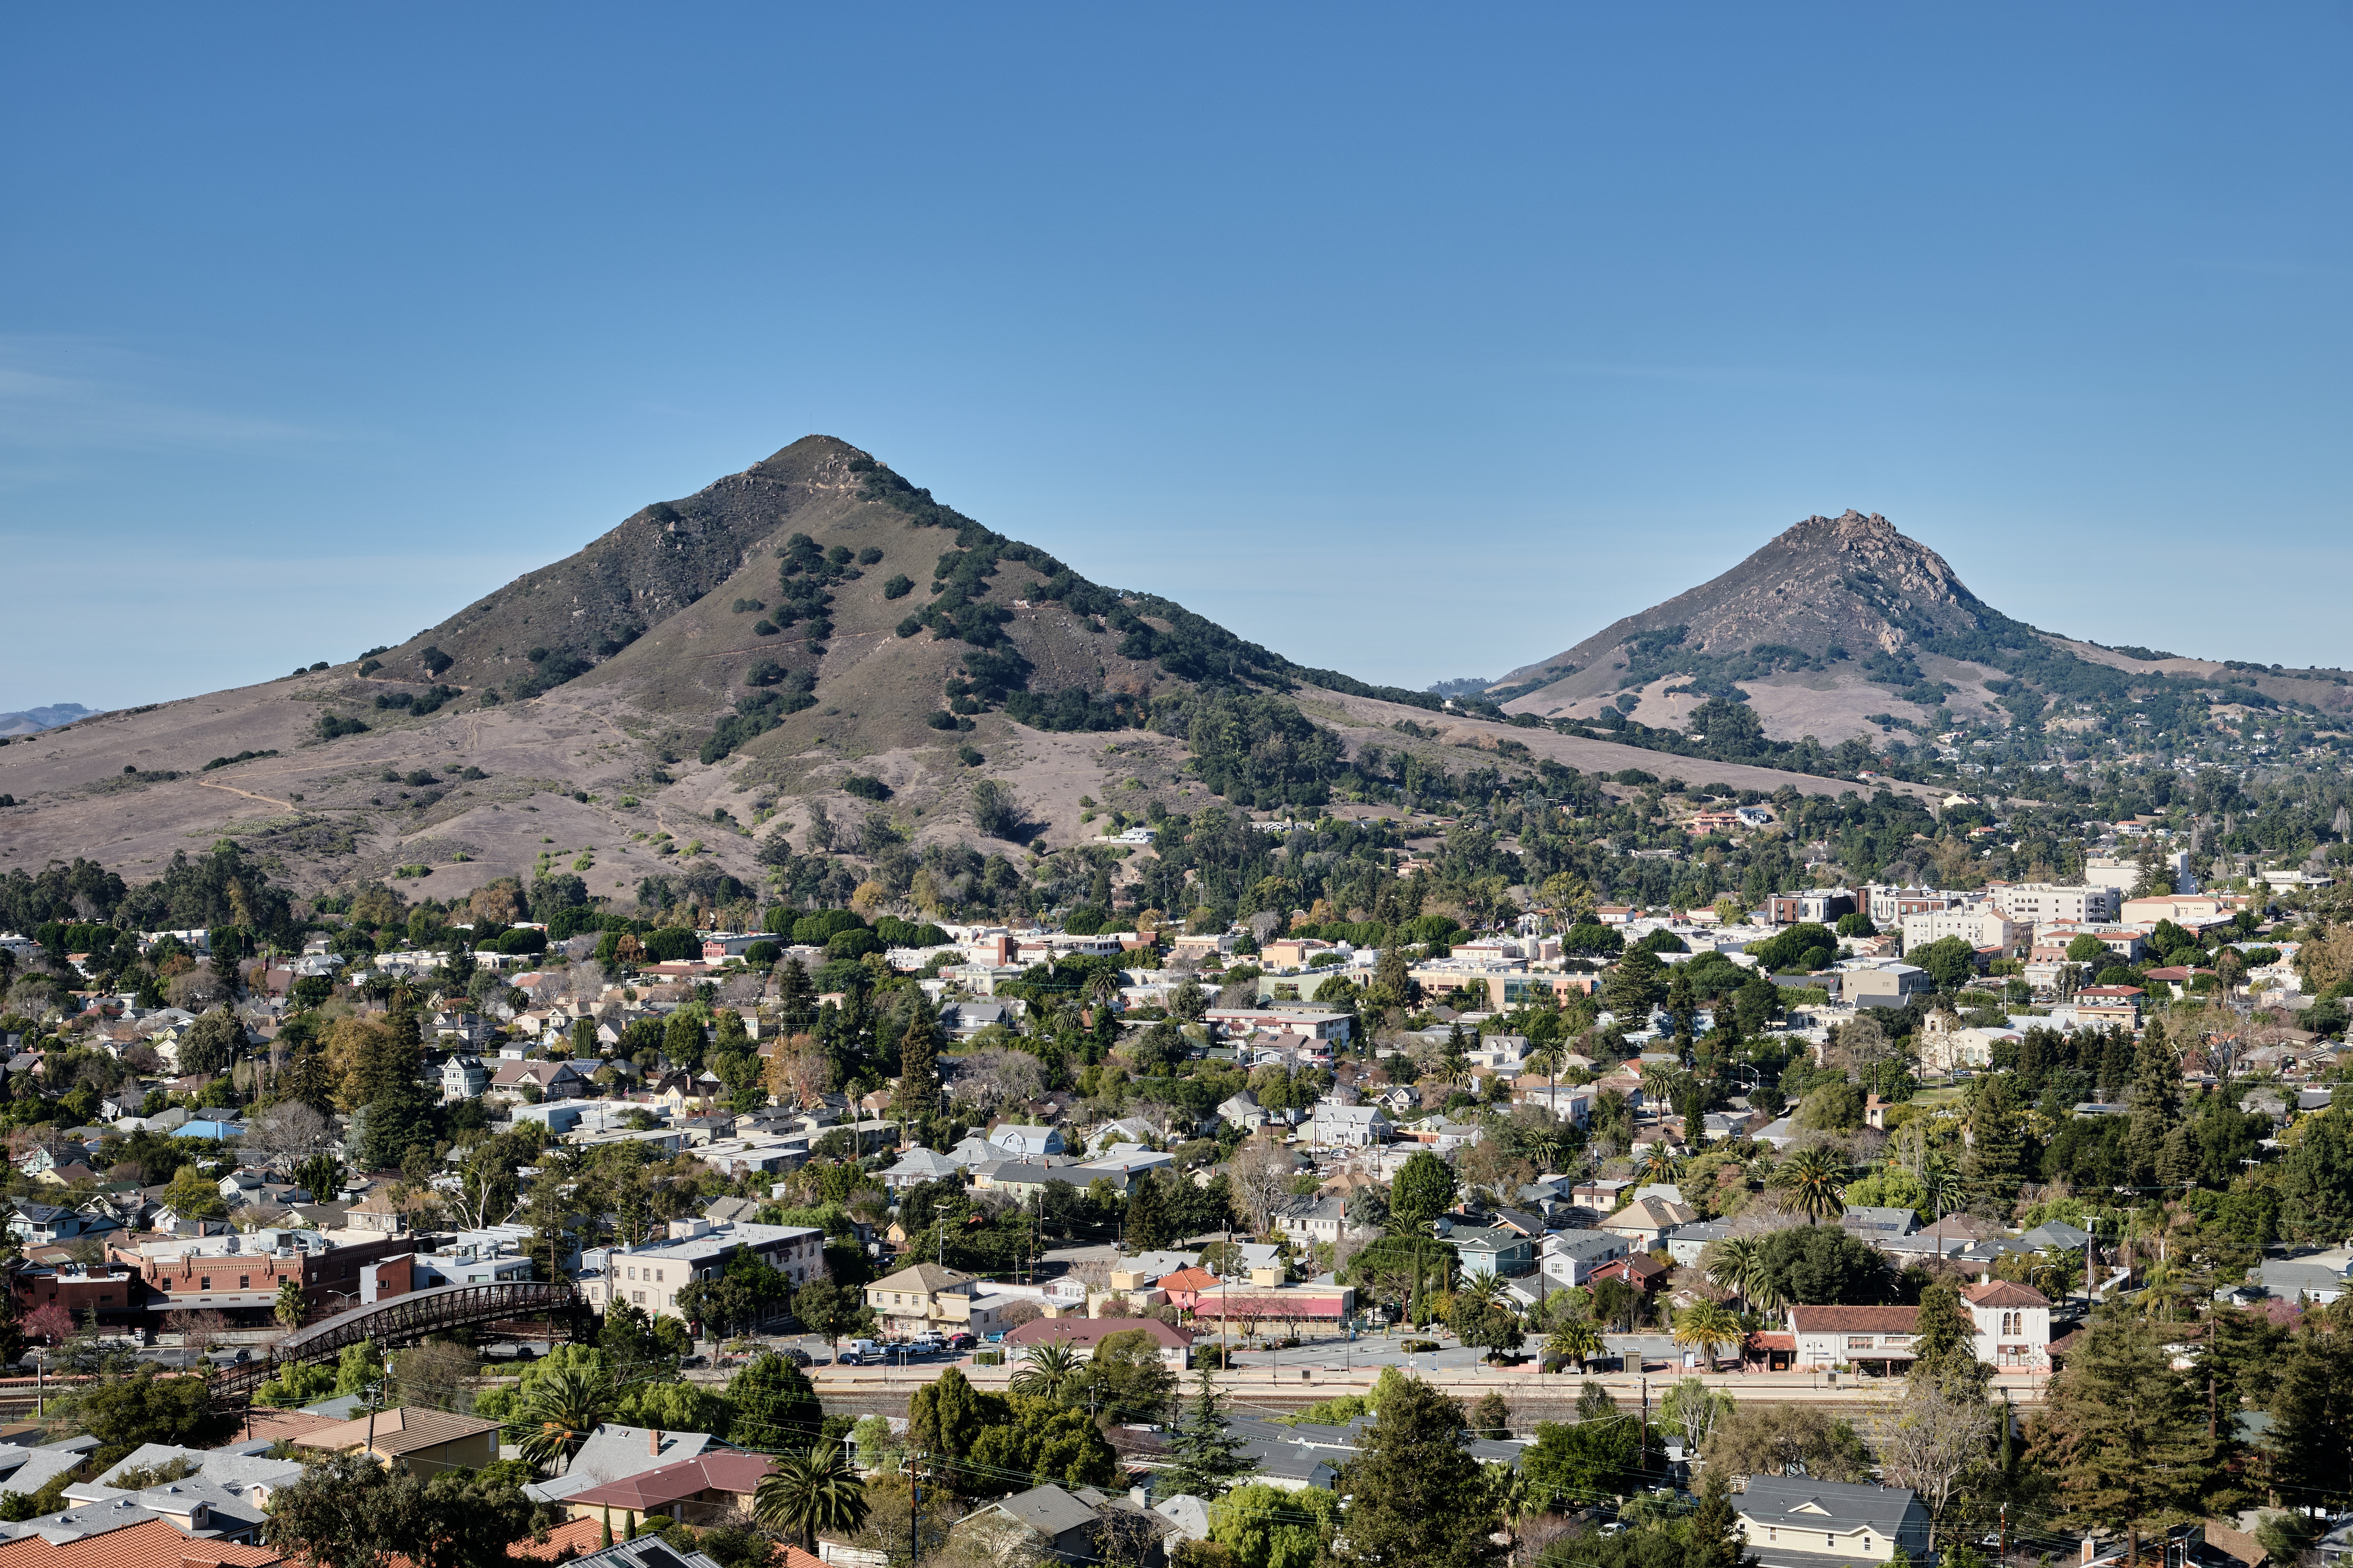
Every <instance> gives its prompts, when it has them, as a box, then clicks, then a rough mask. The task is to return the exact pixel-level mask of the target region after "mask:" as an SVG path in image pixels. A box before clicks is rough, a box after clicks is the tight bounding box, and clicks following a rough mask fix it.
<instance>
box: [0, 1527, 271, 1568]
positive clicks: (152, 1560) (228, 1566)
mask: <svg viewBox="0 0 2353 1568" xmlns="http://www.w3.org/2000/svg"><path fill="white" fill-rule="evenodd" d="M285 1560H286V1558H285V1554H284V1553H282V1552H280V1551H279V1550H278V1549H277V1548H276V1547H272V1546H232V1545H230V1544H229V1543H228V1542H221V1541H191V1540H189V1539H188V1538H187V1537H186V1536H185V1535H182V1534H181V1533H180V1532H179V1531H176V1530H174V1529H173V1528H172V1527H171V1525H170V1524H168V1523H167V1522H165V1521H163V1520H160V1519H151V1520H148V1521H146V1522H144V1523H143V1524H132V1525H125V1526H124V1527H123V1528H122V1529H121V1530H110V1531H106V1532H105V1533H104V1534H102V1535H85V1536H83V1537H82V1538H81V1539H80V1540H79V1541H69V1542H66V1543H65V1544H64V1545H62V1546H52V1545H51V1544H49V1542H46V1541H44V1540H42V1539H41V1538H40V1537H39V1536H37V1535H26V1536H20V1537H18V1538H17V1539H16V1540H15V1541H10V1542H0V1568H183V1564H185V1568H267V1565H268V1564H270V1563H283V1562H284V1561H285Z"/></svg>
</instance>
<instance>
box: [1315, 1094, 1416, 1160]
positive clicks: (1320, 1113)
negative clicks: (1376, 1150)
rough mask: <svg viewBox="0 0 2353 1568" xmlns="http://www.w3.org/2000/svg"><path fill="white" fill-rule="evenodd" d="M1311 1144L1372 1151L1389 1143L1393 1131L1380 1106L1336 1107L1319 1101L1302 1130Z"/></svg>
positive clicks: (1326, 1101) (1327, 1102)
mask: <svg viewBox="0 0 2353 1568" xmlns="http://www.w3.org/2000/svg"><path fill="white" fill-rule="evenodd" d="M1301 1131H1303V1132H1304V1133H1305V1134H1306V1136H1307V1141H1308V1142H1310V1143H1313V1144H1315V1145H1318V1146H1320V1147H1325V1148H1339V1149H1369V1148H1371V1147H1373V1145H1375V1144H1377V1143H1386V1142H1388V1141H1389V1134H1390V1132H1391V1131H1394V1129H1392V1128H1391V1127H1390V1125H1389V1119H1388V1115H1387V1114H1386V1113H1385V1112H1384V1111H1383V1110H1381V1108H1380V1107H1379V1106H1377V1105H1334V1104H1333V1103H1331V1101H1329V1100H1319V1101H1317V1102H1316V1105H1315V1109H1314V1111H1312V1112H1311V1113H1310V1114H1309V1116H1308V1119H1307V1125H1306V1126H1305V1127H1304V1128H1303V1129H1301Z"/></svg>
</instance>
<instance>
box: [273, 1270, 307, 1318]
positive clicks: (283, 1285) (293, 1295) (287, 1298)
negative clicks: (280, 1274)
mask: <svg viewBox="0 0 2353 1568" xmlns="http://www.w3.org/2000/svg"><path fill="white" fill-rule="evenodd" d="M308 1310H310V1303H309V1302H308V1301H307V1300H304V1299H303V1295H302V1281H301V1280H300V1279H280V1281H279V1282H278V1300H277V1303H276V1304H275V1305H274V1306H272V1307H271V1308H270V1310H269V1315H270V1316H271V1317H273V1318H276V1319H277V1320H278V1321H280V1322H281V1323H283V1324H285V1325H286V1327H288V1328H290V1329H299V1328H301V1326H302V1314H303V1313H304V1312H306V1311H308Z"/></svg>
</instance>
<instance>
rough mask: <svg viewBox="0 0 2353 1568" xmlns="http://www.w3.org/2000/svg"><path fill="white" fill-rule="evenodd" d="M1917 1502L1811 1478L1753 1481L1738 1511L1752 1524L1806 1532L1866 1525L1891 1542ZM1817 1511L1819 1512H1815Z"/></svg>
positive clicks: (1897, 1492)
mask: <svg viewBox="0 0 2353 1568" xmlns="http://www.w3.org/2000/svg"><path fill="white" fill-rule="evenodd" d="M1914 1502H1915V1499H1914V1498H1913V1496H1912V1493H1911V1491H1910V1490H1909V1489H1906V1488H1904V1487H1866V1486H1854V1485H1851V1484H1849V1483H1847V1482H1844V1481H1822V1480H1816V1479H1814V1478H1813V1477H1811V1476H1751V1477H1749V1478H1748V1489H1747V1490H1746V1491H1745V1492H1743V1493H1741V1494H1740V1497H1739V1499H1738V1504H1739V1509H1740V1511H1741V1512H1742V1513H1745V1514H1746V1515H1747V1516H1748V1517H1749V1518H1751V1519H1754V1520H1759V1521H1767V1522H1785V1523H1788V1524H1792V1525H1795V1526H1797V1527H1798V1528H1799V1529H1806V1530H1826V1531H1848V1530H1859V1529H1861V1528H1862V1527H1863V1526H1864V1525H1869V1526H1870V1527H1871V1528H1872V1529H1873V1530H1875V1531H1879V1533H1880V1534H1882V1535H1884V1536H1887V1537H1889V1538H1890V1539H1893V1538H1894V1536H1895V1534H1896V1532H1897V1531H1898V1530H1900V1529H1901V1528H1902V1526H1903V1524H1904V1516H1905V1512H1906V1511H1907V1510H1910V1509H1911V1508H1912V1507H1913V1505H1914ZM1817 1510H1819V1511H1817Z"/></svg>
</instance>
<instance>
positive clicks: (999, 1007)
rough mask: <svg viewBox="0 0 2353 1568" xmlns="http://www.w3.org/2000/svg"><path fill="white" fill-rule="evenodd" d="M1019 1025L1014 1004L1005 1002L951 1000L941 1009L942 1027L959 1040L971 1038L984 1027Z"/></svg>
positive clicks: (1012, 1026)
mask: <svg viewBox="0 0 2353 1568" xmlns="http://www.w3.org/2000/svg"><path fill="white" fill-rule="evenodd" d="M1019 1025H1020V1019H1019V1018H1018V1016H1016V1015H1015V1013H1014V1011H1013V1007H1012V1005H1010V1004H1009V1003H1005V1002H951V1003H949V1004H948V1005H946V1006H944V1007H943V1008H941V1009H940V1027H941V1028H943V1029H945V1030H946V1031H947V1032H948V1033H949V1034H950V1035H953V1036H954V1037H956V1038H957V1039H959V1040H969V1039H971V1038H972V1037H974V1036H975V1035H977V1034H979V1033H980V1032H981V1031H982V1030H983V1029H987V1028H1000V1029H1012V1028H1018V1026H1019Z"/></svg>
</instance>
